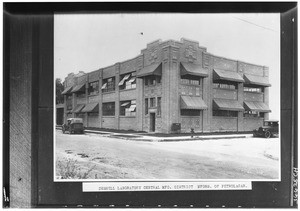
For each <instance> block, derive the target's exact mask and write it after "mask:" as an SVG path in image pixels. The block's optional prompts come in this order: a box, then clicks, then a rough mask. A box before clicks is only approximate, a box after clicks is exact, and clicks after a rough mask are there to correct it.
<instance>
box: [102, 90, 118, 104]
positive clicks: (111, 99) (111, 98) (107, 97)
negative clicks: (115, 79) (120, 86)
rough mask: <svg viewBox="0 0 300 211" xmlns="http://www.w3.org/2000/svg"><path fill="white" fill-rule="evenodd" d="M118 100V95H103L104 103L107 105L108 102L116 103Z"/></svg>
mask: <svg viewBox="0 0 300 211" xmlns="http://www.w3.org/2000/svg"><path fill="white" fill-rule="evenodd" d="M115 100H116V93H115V92H113V93H103V95H102V102H103V103H106V102H115Z"/></svg>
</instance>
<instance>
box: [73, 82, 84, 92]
mask: <svg viewBox="0 0 300 211" xmlns="http://www.w3.org/2000/svg"><path fill="white" fill-rule="evenodd" d="M84 87H85V84H79V85H76V86H75V87H74V88H73V89H72V92H80V91H84Z"/></svg>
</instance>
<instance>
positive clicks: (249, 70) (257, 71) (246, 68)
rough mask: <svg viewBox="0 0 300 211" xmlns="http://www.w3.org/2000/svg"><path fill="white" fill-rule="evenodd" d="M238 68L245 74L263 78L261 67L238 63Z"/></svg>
mask: <svg viewBox="0 0 300 211" xmlns="http://www.w3.org/2000/svg"><path fill="white" fill-rule="evenodd" d="M238 66H239V70H240V71H243V72H244V73H246V74H251V75H257V76H264V70H263V66H258V65H253V64H247V63H244V62H239V63H238Z"/></svg>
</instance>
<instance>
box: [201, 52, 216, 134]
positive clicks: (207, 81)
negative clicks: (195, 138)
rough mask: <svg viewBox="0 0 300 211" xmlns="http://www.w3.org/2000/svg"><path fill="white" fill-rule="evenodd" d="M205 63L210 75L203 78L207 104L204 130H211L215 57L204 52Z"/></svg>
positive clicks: (204, 115) (204, 98) (203, 123)
mask: <svg viewBox="0 0 300 211" xmlns="http://www.w3.org/2000/svg"><path fill="white" fill-rule="evenodd" d="M203 60H204V61H203V65H204V66H205V67H206V68H207V69H208V77H206V78H203V86H202V90H203V100H204V102H205V103H206V105H207V109H206V110H203V122H202V125H203V132H210V131H211V122H212V118H213V115H212V113H213V86H212V84H213V67H214V64H213V59H212V57H211V55H210V54H207V53H204V55H203Z"/></svg>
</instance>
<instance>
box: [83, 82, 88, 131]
mask: <svg viewBox="0 0 300 211" xmlns="http://www.w3.org/2000/svg"><path fill="white" fill-rule="evenodd" d="M88 90H89V83H88V77H87V79H86V81H85V104H86V105H87V104H88V103H89V96H88V94H89V92H88ZM83 123H84V126H85V127H88V114H87V113H84V121H83Z"/></svg>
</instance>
